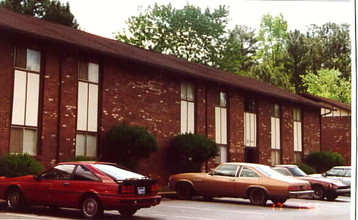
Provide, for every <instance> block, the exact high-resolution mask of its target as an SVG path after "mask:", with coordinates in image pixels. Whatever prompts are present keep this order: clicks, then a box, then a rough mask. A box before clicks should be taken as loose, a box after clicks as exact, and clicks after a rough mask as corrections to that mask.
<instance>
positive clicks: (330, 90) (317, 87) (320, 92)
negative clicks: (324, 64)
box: [302, 69, 351, 103]
mask: <svg viewBox="0 0 358 220" xmlns="http://www.w3.org/2000/svg"><path fill="white" fill-rule="evenodd" d="M302 81H303V83H304V86H306V87H307V91H308V92H309V93H311V94H314V95H317V96H321V97H325V98H330V99H334V100H337V101H340V102H344V103H351V81H350V80H349V79H348V80H347V79H345V78H343V77H342V74H341V73H340V72H339V71H338V70H332V69H331V70H329V69H321V70H318V73H317V75H316V74H314V73H309V74H307V75H305V76H302Z"/></svg>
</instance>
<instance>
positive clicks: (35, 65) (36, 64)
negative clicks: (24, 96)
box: [26, 49, 41, 72]
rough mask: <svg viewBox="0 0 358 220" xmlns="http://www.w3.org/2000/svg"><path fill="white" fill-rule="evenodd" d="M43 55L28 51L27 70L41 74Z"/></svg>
mask: <svg viewBox="0 0 358 220" xmlns="http://www.w3.org/2000/svg"><path fill="white" fill-rule="evenodd" d="M40 63H41V54H40V52H39V51H36V50H30V49H27V61H26V69H28V70H32V71H36V72H40Z"/></svg>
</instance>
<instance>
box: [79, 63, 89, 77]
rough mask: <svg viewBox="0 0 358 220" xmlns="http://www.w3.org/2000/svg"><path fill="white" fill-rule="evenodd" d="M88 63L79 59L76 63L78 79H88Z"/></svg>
mask: <svg viewBox="0 0 358 220" xmlns="http://www.w3.org/2000/svg"><path fill="white" fill-rule="evenodd" d="M87 66H88V64H87V63H85V62H82V61H80V62H79V63H78V79H80V80H85V81H88V67H87Z"/></svg>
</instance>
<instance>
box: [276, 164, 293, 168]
mask: <svg viewBox="0 0 358 220" xmlns="http://www.w3.org/2000/svg"><path fill="white" fill-rule="evenodd" d="M275 167H284V168H296V167H298V166H297V165H294V164H280V165H275Z"/></svg>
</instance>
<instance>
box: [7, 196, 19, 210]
mask: <svg viewBox="0 0 358 220" xmlns="http://www.w3.org/2000/svg"><path fill="white" fill-rule="evenodd" d="M18 203H19V195H18V193H10V195H9V196H8V197H7V205H8V207H10V208H13V207H16V206H17V204H18Z"/></svg>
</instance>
